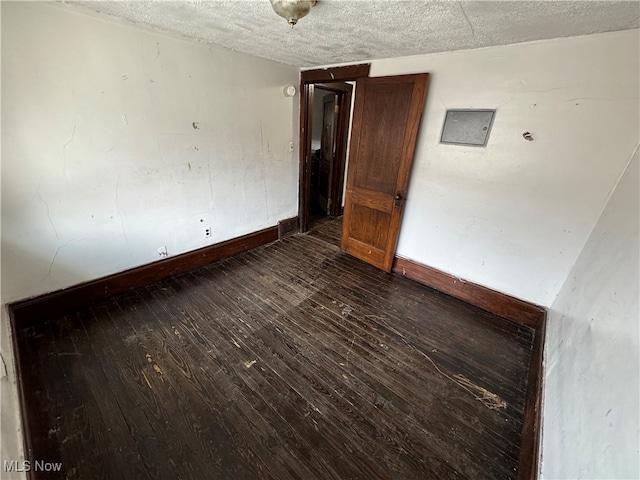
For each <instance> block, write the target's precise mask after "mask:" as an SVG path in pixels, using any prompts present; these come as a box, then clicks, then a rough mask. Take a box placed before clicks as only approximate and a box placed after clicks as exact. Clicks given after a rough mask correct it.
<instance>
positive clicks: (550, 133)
mask: <svg viewBox="0 0 640 480" xmlns="http://www.w3.org/2000/svg"><path fill="white" fill-rule="evenodd" d="M639 45H640V36H639V32H638V30H634V31H624V32H615V33H606V34H598V35H590V36H584V37H575V38H566V39H557V40H549V41H541V42H535V43H527V44H520V45H510V46H503V47H492V48H485V49H480V50H470V51H461V52H453V53H443V54H435V55H421V56H414V57H404V58H394V59H387V60H376V61H374V62H372V66H371V76H383V75H400V74H408V73H417V72H429V73H431V83H430V86H429V92H428V95H427V104H426V109H425V112H424V115H423V118H422V124H421V127H420V132H419V137H418V144H417V150H416V155H415V162H414V168H413V171H412V177H411V183H410V185H409V192H408V197H407V205H406V210H405V216H404V219H403V223H402V228H401V233H400V239H399V244H398V249H397V254H398V255H401V256H403V257H407V258H410V259H413V260H415V261H417V262H420V263H423V264H426V265H429V266H432V267H435V268H437V269H440V270H443V271H445V272H449V273H452V274H454V275H456V276H459V277H461V278H464V279H468V280H470V281H473V282H475V283H479V284H481V285H485V286H487V287H490V288H493V289H495V290H498V291H501V292H504V293H508V294H511V295H513V296H516V297H519V298H522V299H524V300H528V301H530V302H534V303H537V304H540V305H543V306H550V305H551V304H552V303H553V300H554V298H555V296H556V295H557V293H558V291H559V290H560V287H561V286H562V284H563V282H564V280H565V279H566V277H567V274H568V273H569V271H570V270H571V267H572V266H573V264H574V263H575V261H576V259H577V257H578V254H579V253H580V250H581V249H582V247H583V245H584V243H585V241H586V239H587V237H588V235H589V232H591V230H592V228H593V226H594V225H595V223H596V221H597V219H598V216H599V214H600V212H601V211H602V208H603V206H604V204H605V202H606V199H607V195H608V193H609V192H610V191H611V189H612V188H613V186H614V184H615V182H616V180H617V178H618V177H619V176H620V173H621V172H622V170H623V169H624V167H625V165H626V162H627V161H628V159H629V158H630V155H631V153H632V152H633V149H634V148H635V146H636V145H637V143H638V137H639V132H640V113H639V102H638V96H639V82H638V76H639V72H640V66H639V64H638V59H639V57H640V53H639ZM448 108H496V109H497V110H498V111H497V113H496V117H495V121H494V124H493V130H492V133H491V138H490V139H489V144H488V146H487V147H486V148H478V147H464V146H452V145H444V144H439V143H438V142H439V139H440V133H441V130H442V123H443V120H444V116H445V111H446V109H448ZM525 131H529V132H532V133H533V136H534V138H535V140H534V141H533V142H528V141H525V140H524V139H523V138H522V133H523V132H525Z"/></svg>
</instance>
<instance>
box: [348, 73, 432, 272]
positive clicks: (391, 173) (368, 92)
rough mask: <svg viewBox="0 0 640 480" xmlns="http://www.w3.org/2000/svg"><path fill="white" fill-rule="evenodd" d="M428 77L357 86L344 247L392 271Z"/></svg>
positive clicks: (372, 80)
mask: <svg viewBox="0 0 640 480" xmlns="http://www.w3.org/2000/svg"><path fill="white" fill-rule="evenodd" d="M428 79H429V75H428V74H426V73H425V74H419V75H403V76H397V77H378V78H365V79H362V80H358V81H357V83H356V104H355V109H354V113H353V127H352V131H351V148H350V150H349V170H348V173H347V192H346V197H345V207H344V218H343V225H342V249H343V250H344V251H346V252H347V253H349V254H351V255H353V256H355V257H358V258H360V259H361V260H364V261H365V262H368V263H371V264H372V265H375V266H376V267H379V268H381V269H383V270H386V271H390V270H391V266H392V264H393V257H394V255H395V251H396V244H397V242H398V234H399V232H400V221H401V219H402V211H403V209H404V203H405V197H406V194H407V185H408V183H409V173H410V170H411V164H412V162H413V153H414V150H415V143H416V136H417V133H418V127H419V125H420V117H421V115H422V110H423V109H424V103H425V98H426V93H427V84H428Z"/></svg>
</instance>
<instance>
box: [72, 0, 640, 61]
mask: <svg viewBox="0 0 640 480" xmlns="http://www.w3.org/2000/svg"><path fill="white" fill-rule="evenodd" d="M65 3H68V4H69V5H71V6H72V7H74V8H83V9H84V8H89V9H91V10H94V11H98V12H100V13H103V14H107V15H113V16H116V17H121V18H124V19H127V20H129V21H132V22H134V23H137V24H140V25H146V26H150V27H153V28H156V29H159V30H162V31H166V32H172V33H177V34H179V35H182V36H184V37H188V38H191V39H194V40H198V41H201V42H204V43H207V44H212V45H218V46H221V47H226V48H230V49H233V50H238V51H241V52H245V53H249V54H252V55H257V56H259V57H263V58H267V59H270V60H275V61H278V62H281V63H287V64H290V65H295V66H298V67H309V66H319V65H330V64H336V63H343V62H358V61H365V60H371V59H378V58H388V57H398V56H406V55H416V54H421V53H433V52H443V51H450V50H461V49H469V48H479V47H487V46H491V45H506V44H510V43H519V42H526V41H531V40H542V39H547V38H557V37H568V36H574V35H584V34H589V33H596V32H606V31H614V30H625V29H630V28H638V27H639V24H640V21H639V19H640V2H638V1H632V2H627V1H610V2H600V1H569V2H566V1H425V0H408V1H407V0H405V1H402V0H320V1H318V3H317V5H316V6H315V7H314V8H313V9H312V10H311V12H310V13H309V15H308V16H307V17H305V18H303V19H301V20H300V21H299V23H298V25H297V26H296V27H295V28H294V29H293V30H292V29H291V28H290V27H289V25H287V22H286V21H285V20H284V19H283V18H281V17H279V16H277V15H276V14H275V13H274V12H273V10H272V9H271V4H270V3H269V0H244V1H241V0H236V1H233V0H231V1H228V0H227V1H223V0H189V1H166V0H156V1H68V2H65Z"/></svg>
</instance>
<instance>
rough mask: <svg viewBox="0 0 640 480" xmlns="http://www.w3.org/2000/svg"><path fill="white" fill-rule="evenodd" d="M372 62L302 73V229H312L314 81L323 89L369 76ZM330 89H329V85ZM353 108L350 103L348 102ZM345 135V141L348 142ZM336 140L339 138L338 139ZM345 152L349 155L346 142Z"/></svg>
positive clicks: (300, 216)
mask: <svg viewBox="0 0 640 480" xmlns="http://www.w3.org/2000/svg"><path fill="white" fill-rule="evenodd" d="M370 69H371V64H370V63H364V64H358V65H348V66H345V67H329V68H322V69H317V70H304V71H302V72H300V131H299V134H300V138H299V142H300V143H299V145H300V148H299V152H300V156H299V174H298V176H299V180H298V188H299V194H298V219H299V221H300V225H299V229H300V232H306V231H307V230H308V229H309V202H310V197H311V136H312V131H311V124H312V121H313V97H314V84H316V83H322V84H324V86H323V88H325V87H330V84H331V83H334V82H344V81H349V80H355V81H357V80H358V78H363V77H368V76H369V71H370ZM327 89H330V88H327ZM349 108H351V103H349ZM346 137H348V135H345V139H344V142H345V143H346ZM336 141H337V139H336ZM344 148H345V154H346V145H345V146H344Z"/></svg>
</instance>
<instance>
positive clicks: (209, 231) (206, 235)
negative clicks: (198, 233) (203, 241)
mask: <svg viewBox="0 0 640 480" xmlns="http://www.w3.org/2000/svg"><path fill="white" fill-rule="evenodd" d="M210 236H211V227H207V228H205V229H204V238H209V237H210Z"/></svg>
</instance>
